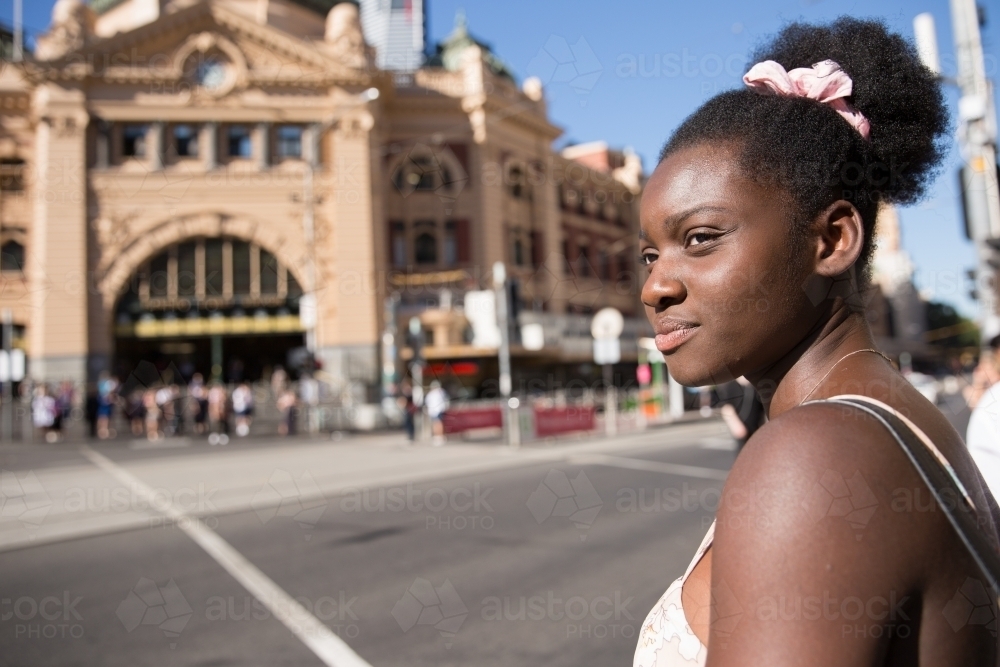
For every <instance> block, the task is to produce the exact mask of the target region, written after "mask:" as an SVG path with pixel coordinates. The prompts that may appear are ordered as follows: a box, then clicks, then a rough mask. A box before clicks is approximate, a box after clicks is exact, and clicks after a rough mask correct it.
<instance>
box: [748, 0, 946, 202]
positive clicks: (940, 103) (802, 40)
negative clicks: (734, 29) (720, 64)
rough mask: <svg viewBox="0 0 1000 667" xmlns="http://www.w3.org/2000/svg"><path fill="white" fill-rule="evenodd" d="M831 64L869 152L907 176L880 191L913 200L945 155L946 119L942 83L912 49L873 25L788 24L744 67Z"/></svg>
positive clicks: (850, 22) (870, 22)
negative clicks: (862, 126) (847, 86)
mask: <svg viewBox="0 0 1000 667" xmlns="http://www.w3.org/2000/svg"><path fill="white" fill-rule="evenodd" d="M827 59H829V60H833V61H835V62H836V63H838V64H839V65H840V67H841V69H843V70H844V72H846V73H847V74H848V76H850V77H851V79H852V81H853V82H854V90H853V94H852V95H851V98H850V99H851V103H852V104H853V105H854V106H855V107H856V108H857V109H858V110H859V111H861V113H863V114H864V115H865V117H866V118H868V121H869V123H871V135H870V137H869V141H870V142H871V149H872V152H873V153H874V155H875V157H876V158H877V159H878V160H879V161H881V162H883V163H886V164H889V163H893V164H895V165H896V166H897V168H898V170H899V171H900V172H901V173H902V174H903V175H904V176H905V177H904V178H902V179H899V180H898V181H897V182H896V183H894V186H893V187H891V188H888V189H885V188H884V189H883V191H882V195H883V198H885V199H886V200H888V201H890V202H892V203H898V204H908V203H912V202H914V201H916V200H918V199H919V198H920V197H921V196H922V195H923V193H924V190H925V187H926V185H927V183H928V182H929V181H930V180H931V179H932V178H933V177H934V176H935V175H936V174H937V171H938V167H939V166H940V164H941V162H942V159H943V157H944V155H945V153H946V151H947V137H948V135H947V131H948V115H947V112H946V110H945V106H944V100H943V97H942V94H941V89H940V85H939V84H938V81H937V78H936V76H935V75H934V73H933V72H931V71H930V70H929V69H927V68H926V67H925V66H924V65H923V64H922V63H921V62H920V58H919V57H918V55H917V52H916V49H915V48H914V47H913V45H912V44H911V43H909V42H908V41H907V40H905V39H904V38H903V37H902V36H900V35H897V34H895V33H892V32H889V30H888V29H887V28H886V26H885V24H884V23H882V22H881V21H875V20H861V19H854V18H849V17H842V18H839V19H837V20H836V21H834V22H833V23H831V24H829V25H808V24H804V23H792V24H790V25H788V26H786V27H785V28H784V29H783V30H782V31H781V32H779V33H778V35H777V36H776V37H775V38H774V39H773V40H772V41H771V43H770V44H768V45H766V46H765V47H763V48H761V49H759V50H757V51H756V52H755V53H754V54H753V55H752V56H751V58H750V64H751V65H753V64H754V63H757V62H760V61H762V60H774V61H776V62H778V63H780V64H781V65H782V66H783V67H784V68H785V69H787V70H790V69H793V68H796V67H810V66H812V65H813V64H814V63H817V62H820V61H822V60H827Z"/></svg>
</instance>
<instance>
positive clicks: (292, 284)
mask: <svg viewBox="0 0 1000 667" xmlns="http://www.w3.org/2000/svg"><path fill="white" fill-rule="evenodd" d="M287 296H288V298H289V299H298V298H299V297H301V296H302V286H301V285H299V281H298V280H296V279H295V276H293V275H292V272H291V271H289V272H288V292H287Z"/></svg>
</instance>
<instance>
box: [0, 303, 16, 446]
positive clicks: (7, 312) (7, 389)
mask: <svg viewBox="0 0 1000 667" xmlns="http://www.w3.org/2000/svg"><path fill="white" fill-rule="evenodd" d="M13 334H14V314H13V312H12V311H11V309H10V308H4V309H3V354H4V357H6V359H7V377H5V378H2V379H3V398H2V399H0V400H2V401H3V403H2V404H0V407H2V409H3V439H4V441H6V442H11V441H12V440H13V439H14V410H13V408H14V405H13V400H14V388H13V385H14V364H13V363H12V361H13V359H12V358H11V344H12V340H11V339H12V338H13Z"/></svg>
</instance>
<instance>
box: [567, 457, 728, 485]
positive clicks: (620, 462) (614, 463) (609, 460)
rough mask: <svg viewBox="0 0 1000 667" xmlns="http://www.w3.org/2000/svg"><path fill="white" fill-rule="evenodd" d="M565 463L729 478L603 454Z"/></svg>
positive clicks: (710, 471) (712, 471) (703, 470)
mask: <svg viewBox="0 0 1000 667" xmlns="http://www.w3.org/2000/svg"><path fill="white" fill-rule="evenodd" d="M566 461H567V462H568V463H572V464H577V465H599V466H611V467H614V468H627V469H629V470H644V471H648V472H662V473H667V474H668V475H683V476H685V477H698V478H700V479H716V480H720V481H725V479H726V477H728V476H729V472H728V471H726V470H718V469H717V468H701V467H698V466H686V465H680V464H678V463H662V462H660V461H647V460H646V459H628V458H624V457H621V456H607V455H604V454H577V455H575V456H568V457H566Z"/></svg>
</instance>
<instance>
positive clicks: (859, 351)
mask: <svg viewBox="0 0 1000 667" xmlns="http://www.w3.org/2000/svg"><path fill="white" fill-rule="evenodd" d="M862 352H874V353H875V354H877V355H878V356H880V357H882V358H883V359H885V360H886V361H888V362H889V364H890V365H891V364H892V359H890V358H889V357H887V356H886V355H885V354H884V353H882V352H880V351H878V350H876V349H875V348H872V347H866V348H864V349H862V350H854V351H853V352H848V353H847V354H845V355H844V356H842V357H841V358H840V359H837V360H836V361H835V362H833V366H830V370H828V371H827V372H826V375H824V376H823V377H821V378H820V379H819V382H817V383H816V386H815V387H813V388H812V390H811V391H810V392H809V393H808V394H806V396H805V398H803V399H802V400H801V401H799V405H802V404H803V403H805V402H806V400H807V399H808V398H809V397H810V396H812V395H813V393H814V392H815V391H816V390H817V389H819V388H820V386H821V385H822V384H823V383H824V382H825V381H826V379H827V378H828V377H830V374H831V373H833V371H834V369H835V368H837V364H839V363H840V362H841V361H843V360H844V359H846V358H847V357H850V356H853V355H855V354H861V353H862Z"/></svg>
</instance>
